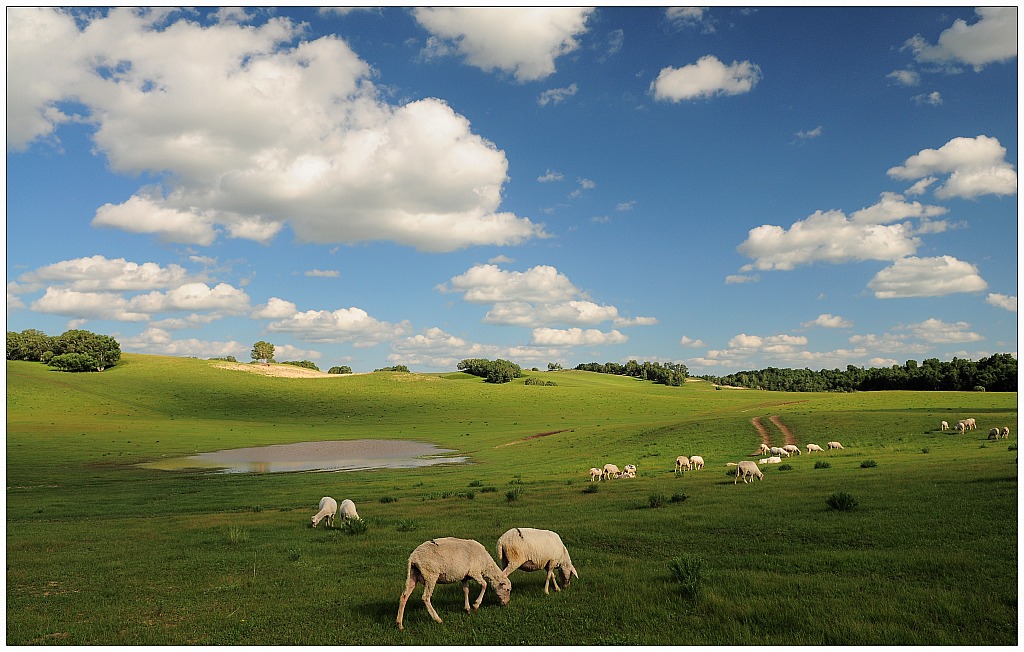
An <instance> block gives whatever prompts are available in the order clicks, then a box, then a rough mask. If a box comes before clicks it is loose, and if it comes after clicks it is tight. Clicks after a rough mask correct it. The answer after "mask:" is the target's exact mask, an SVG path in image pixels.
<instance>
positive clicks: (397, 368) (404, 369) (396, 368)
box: [373, 364, 409, 373]
mask: <svg viewBox="0 0 1024 652" xmlns="http://www.w3.org/2000/svg"><path fill="white" fill-rule="evenodd" d="M378 371H400V372H402V373H409V367H406V366H405V365H404V364H396V365H395V366H394V367H381V368H380V369H374V370H373V373H377V372H378Z"/></svg>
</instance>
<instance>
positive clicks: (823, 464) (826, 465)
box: [814, 460, 832, 469]
mask: <svg viewBox="0 0 1024 652" xmlns="http://www.w3.org/2000/svg"><path fill="white" fill-rule="evenodd" d="M814 468H816V469H830V468H832V465H831V464H829V463H828V462H826V461H825V460H818V461H817V462H815V463H814Z"/></svg>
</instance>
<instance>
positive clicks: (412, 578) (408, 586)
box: [398, 569, 418, 629]
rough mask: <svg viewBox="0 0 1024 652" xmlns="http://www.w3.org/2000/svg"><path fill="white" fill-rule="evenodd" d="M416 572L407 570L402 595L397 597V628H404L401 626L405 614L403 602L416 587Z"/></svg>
mask: <svg viewBox="0 0 1024 652" xmlns="http://www.w3.org/2000/svg"><path fill="white" fill-rule="evenodd" d="M417 575H418V573H417V572H416V570H415V569H411V570H410V571H409V577H408V579H406V580H405V591H403V592H402V597H400V598H399V599H398V629H405V627H403V626H402V618H403V617H404V616H405V603H406V602H407V601H408V600H409V596H410V595H412V592H413V589H415V588H416V579H417Z"/></svg>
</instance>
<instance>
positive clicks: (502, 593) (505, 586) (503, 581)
mask: <svg viewBox="0 0 1024 652" xmlns="http://www.w3.org/2000/svg"><path fill="white" fill-rule="evenodd" d="M494 592H495V593H497V594H498V603H499V604H501V606H503V607H504V606H505V605H507V604H508V601H509V600H510V599H511V598H512V582H511V581H510V580H509V579H508V578H507V577H505V576H501V577H499V578H498V580H497V581H496V582H494Z"/></svg>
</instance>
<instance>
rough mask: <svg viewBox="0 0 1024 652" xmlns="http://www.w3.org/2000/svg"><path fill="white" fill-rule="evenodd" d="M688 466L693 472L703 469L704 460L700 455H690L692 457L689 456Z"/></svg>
mask: <svg viewBox="0 0 1024 652" xmlns="http://www.w3.org/2000/svg"><path fill="white" fill-rule="evenodd" d="M690 466H692V467H693V470H694V471H696V470H697V469H703V468H704V458H703V457H701V456H700V455H692V456H690Z"/></svg>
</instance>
